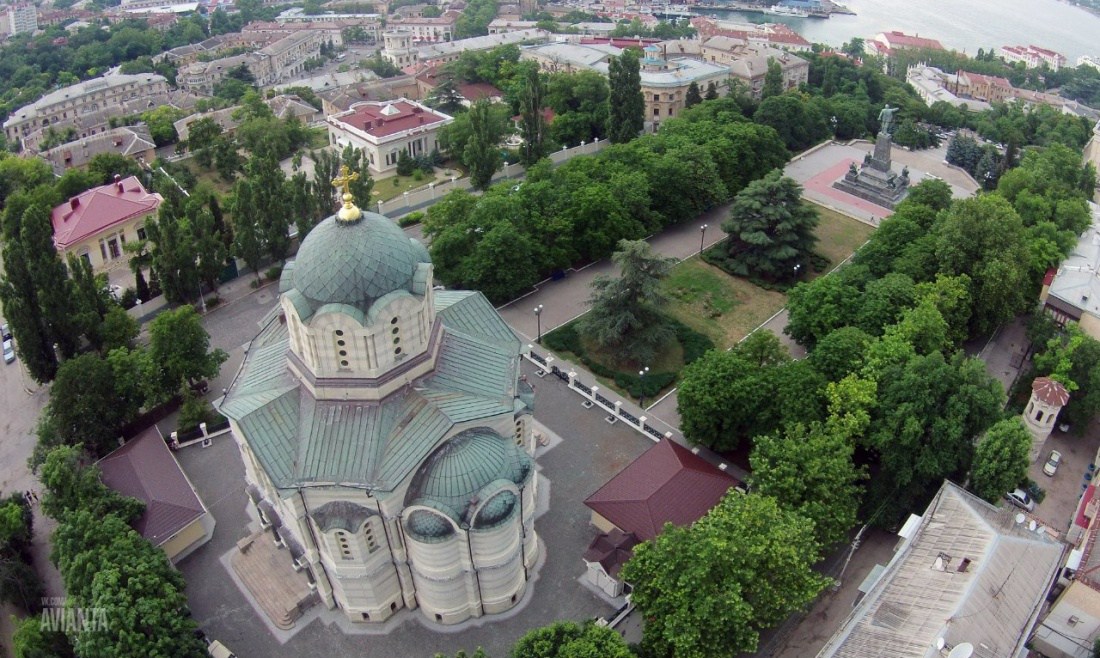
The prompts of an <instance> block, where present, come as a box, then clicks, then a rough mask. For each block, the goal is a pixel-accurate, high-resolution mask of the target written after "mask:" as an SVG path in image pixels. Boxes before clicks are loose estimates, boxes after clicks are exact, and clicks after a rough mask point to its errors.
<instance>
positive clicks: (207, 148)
mask: <svg viewBox="0 0 1100 658" xmlns="http://www.w3.org/2000/svg"><path fill="white" fill-rule="evenodd" d="M222 131H223V129H222V127H221V124H219V123H218V122H217V121H214V120H213V119H211V118H210V117H203V118H201V119H199V120H197V121H195V122H194V123H192V124H191V125H190V126H189V127H188V128H187V140H186V142H185V143H186V146H187V149H188V150H189V151H191V152H192V153H194V154H195V160H196V161H198V163H199V164H200V165H202V166H203V167H206V168H207V169H209V168H210V167H211V166H213V164H214V147H215V145H216V143H217V142H218V140H220V139H222Z"/></svg>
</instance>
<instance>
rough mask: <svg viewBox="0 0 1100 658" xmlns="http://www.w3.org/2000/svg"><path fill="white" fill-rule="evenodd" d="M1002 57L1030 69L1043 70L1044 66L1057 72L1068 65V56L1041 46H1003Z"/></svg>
mask: <svg viewBox="0 0 1100 658" xmlns="http://www.w3.org/2000/svg"><path fill="white" fill-rule="evenodd" d="M1001 57H1003V58H1004V59H1005V61H1007V62H1012V63H1016V62H1023V63H1024V66H1026V67H1027V68H1029V69H1037V68H1041V67H1042V66H1043V64H1046V65H1047V66H1049V67H1050V70H1051V71H1057V70H1058V69H1060V68H1062V67H1063V66H1065V65H1066V56H1065V55H1063V54H1062V53H1056V52H1054V51H1053V50H1047V49H1046V48H1040V47H1039V46H1001Z"/></svg>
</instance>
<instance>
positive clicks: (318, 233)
mask: <svg viewBox="0 0 1100 658" xmlns="http://www.w3.org/2000/svg"><path fill="white" fill-rule="evenodd" d="M426 255H427V252H426V251H425V250H424V248H423V246H420V245H415V244H414V243H413V241H412V240H411V239H410V238H409V237H408V236H407V235H405V233H404V232H403V231H402V230H401V229H400V228H398V226H397V225H396V224H394V223H393V222H392V221H390V220H389V219H387V218H386V217H383V216H382V215H379V214H377V213H372V212H363V213H362V217H361V219H360V220H359V221H357V222H354V223H346V222H339V221H336V217H329V218H328V219H326V220H324V221H323V222H321V223H320V224H318V225H317V226H315V227H314V228H313V229H312V230H311V231H310V232H309V235H307V236H306V239H305V240H304V241H303V242H302V246H301V248H300V249H299V250H298V256H297V258H296V259H295V261H294V267H293V270H292V273H291V277H290V281H289V284H290V285H292V286H293V287H294V288H296V289H297V290H298V291H299V292H301V293H302V295H304V296H305V297H306V299H309V300H310V301H311V302H313V303H314V305H321V304H329V303H337V304H350V305H352V306H357V307H359V308H360V309H362V310H364V311H365V310H366V308H367V307H368V306H369V305H370V304H371V303H373V302H374V301H375V300H376V299H378V298H379V297H382V296H383V295H385V294H386V293H389V292H393V291H394V290H408V289H411V287H412V281H413V275H414V274H415V273H416V266H417V264H418V263H421V262H428V261H427V260H426V259H425V256H426Z"/></svg>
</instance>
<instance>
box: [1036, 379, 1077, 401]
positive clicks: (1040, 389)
mask: <svg viewBox="0 0 1100 658" xmlns="http://www.w3.org/2000/svg"><path fill="white" fill-rule="evenodd" d="M1031 392H1032V393H1033V394H1034V395H1035V397H1037V398H1039V399H1040V400H1042V401H1043V402H1045V403H1046V404H1049V405H1052V406H1055V407H1064V406H1066V403H1068V402H1069V391H1067V390H1066V387H1065V386H1062V384H1061V383H1060V382H1057V381H1055V380H1053V379H1051V378H1050V377H1036V378H1035V381H1033V382H1031Z"/></svg>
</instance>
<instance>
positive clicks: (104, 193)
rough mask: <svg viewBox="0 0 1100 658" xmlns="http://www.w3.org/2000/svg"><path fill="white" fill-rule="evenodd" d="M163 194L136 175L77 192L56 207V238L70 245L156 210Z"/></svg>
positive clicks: (63, 246)
mask: <svg viewBox="0 0 1100 658" xmlns="http://www.w3.org/2000/svg"><path fill="white" fill-rule="evenodd" d="M162 201H164V198H163V197H161V195H159V194H157V193H155V192H148V191H146V190H145V188H144V187H142V185H141V182H140V181H139V180H138V179H137V178H136V177H134V176H130V177H129V178H124V179H122V180H120V181H118V182H117V183H109V184H107V185H103V186H100V187H93V188H92V189H90V190H88V191H87V192H84V193H82V194H80V195H78V196H75V197H73V198H71V199H69V200H68V202H66V203H63V204H61V205H60V206H58V207H56V208H54V209H53V212H52V213H51V214H50V219H51V221H52V222H53V241H54V244H55V245H56V246H57V248H58V249H67V248H68V247H71V246H72V245H74V244H76V243H78V242H80V241H81V240H84V239H85V238H88V237H91V236H94V235H98V234H99V233H102V232H103V231H106V230H107V229H109V228H112V227H114V226H117V225H118V224H121V223H123V222H125V221H127V220H130V219H132V218H134V217H140V216H142V215H149V214H152V213H155V212H156V211H157V208H159V207H160V204H161V202H162Z"/></svg>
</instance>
